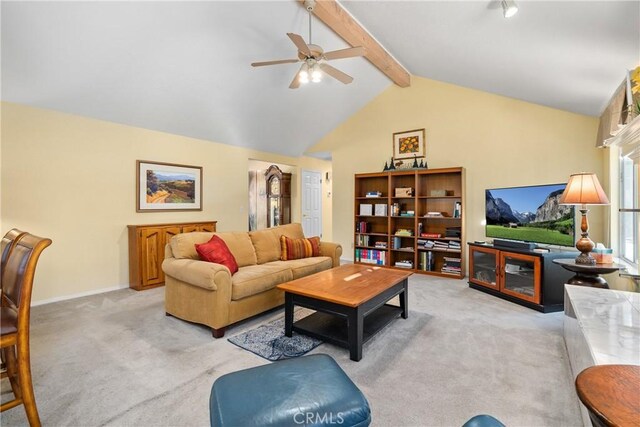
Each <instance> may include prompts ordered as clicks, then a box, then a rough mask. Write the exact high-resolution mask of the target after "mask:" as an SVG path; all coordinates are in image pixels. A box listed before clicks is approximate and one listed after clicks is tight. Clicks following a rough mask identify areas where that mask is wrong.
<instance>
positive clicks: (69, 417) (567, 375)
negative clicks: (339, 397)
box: [0, 275, 581, 427]
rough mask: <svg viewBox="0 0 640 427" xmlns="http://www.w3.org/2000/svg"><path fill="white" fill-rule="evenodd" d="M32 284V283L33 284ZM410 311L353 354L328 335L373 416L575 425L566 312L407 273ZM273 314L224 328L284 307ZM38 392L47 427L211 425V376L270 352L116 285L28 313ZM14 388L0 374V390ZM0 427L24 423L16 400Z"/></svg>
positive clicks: (159, 295)
mask: <svg viewBox="0 0 640 427" xmlns="http://www.w3.org/2000/svg"><path fill="white" fill-rule="evenodd" d="M36 286H37V284H36ZM409 308H410V310H409V318H408V319H406V320H405V319H397V320H395V321H393V322H392V323H391V324H390V325H389V326H387V327H386V328H385V329H383V330H382V331H380V333H379V334H377V335H376V336H374V338H373V339H371V340H370V341H369V342H367V343H366V344H365V345H364V349H363V358H362V360H361V361H360V362H353V361H351V360H349V352H348V350H346V349H343V348H340V347H336V346H333V345H331V344H329V343H324V344H323V345H322V346H321V347H318V348H316V349H314V350H312V351H311V352H310V353H309V354H314V353H327V354H329V355H331V356H332V357H333V358H334V359H336V361H337V362H338V364H339V365H340V366H341V367H342V368H343V369H344V370H345V372H346V373H347V374H348V375H349V377H350V378H351V379H352V380H353V381H354V382H355V383H356V385H357V386H358V387H359V388H360V389H361V390H362V392H363V393H364V394H365V396H366V397H367V400H368V401H369V403H370V405H371V410H372V425H373V426H457V427H459V426H461V425H462V424H463V423H464V422H465V421H466V420H468V419H469V418H471V417H472V416H474V415H476V414H480V413H488V414H491V415H493V416H495V417H496V418H498V419H500V420H501V421H502V422H503V423H504V424H505V425H508V426H509V427H513V426H580V425H581V418H580V413H579V409H578V400H577V397H576V394H575V390H574V387H573V378H572V375H571V372H570V369H569V363H568V358H567V353H566V349H565V345H564V340H563V338H562V317H563V314H562V313H552V314H541V313H538V312H536V311H533V310H529V309H526V308H524V307H520V306H518V305H515V304H512V303H509V302H507V301H504V300H500V299H497V298H494V297H492V296H490V295H487V294H484V293H482V292H479V291H476V290H474V289H469V287H468V285H467V284H466V282H464V281H462V280H453V279H445V278H433V277H427V276H420V275H414V276H412V277H411V278H410V279H409ZM282 313H283V310H277V311H272V312H269V313H266V314H263V315H261V316H258V317H256V318H253V319H251V320H249V321H247V322H244V323H242V324H240V325H237V326H234V327H232V328H229V329H228V330H227V333H228V334H229V335H230V336H231V335H236V334H239V333H243V332H246V331H249V330H251V329H254V328H256V327H258V326H260V325H263V324H266V323H268V322H271V321H273V320H276V319H278V318H281V317H282ZM31 321H32V328H31V349H32V359H31V361H32V371H33V378H34V388H35V394H36V401H37V404H38V410H39V412H40V417H41V419H42V423H43V425H45V426H103V425H108V426H208V425H209V395H210V392H211V385H212V384H213V382H214V381H215V380H216V378H218V377H220V376H221V375H224V374H227V373H230V372H234V371H237V370H240V369H245V368H250V367H254V366H258V365H262V364H266V363H269V362H268V361H266V360H264V359H262V358H260V357H256V356H255V355H253V354H251V353H249V352H248V351H246V350H243V349H241V348H239V347H237V346H235V345H234V344H231V343H230V342H229V341H227V340H226V339H217V340H216V339H213V338H212V337H211V331H210V329H208V328H205V327H201V326H198V325H194V324H191V323H188V322H184V321H181V320H179V319H176V318H174V317H167V316H165V314H164V289H162V288H156V289H150V290H147V291H143V292H136V291H132V290H129V289H123V290H119V291H115V292H109V293H105V294H100V295H94V296H88V297H84V298H79V299H75V300H70V301H63V302H57V303H53V304H48V305H45V306H39V307H34V308H33V310H32V319H31ZM10 396H11V393H10V387H9V384H8V382H7V380H6V379H3V380H2V401H6V400H8V399H9V397H10ZM0 425H2V426H3V427H10V426H24V425H28V423H27V420H26V417H25V414H24V409H23V408H22V407H21V406H19V407H16V408H13V409H10V410H8V411H5V412H2V413H1V414H0Z"/></svg>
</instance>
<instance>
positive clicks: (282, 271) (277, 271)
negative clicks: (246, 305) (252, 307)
mask: <svg viewBox="0 0 640 427" xmlns="http://www.w3.org/2000/svg"><path fill="white" fill-rule="evenodd" d="M290 280H293V274H292V272H291V269H290V268H289V267H288V266H287V265H286V264H285V263H283V264H280V265H264V264H263V265H249V266H246V267H242V268H240V269H239V270H238V272H237V273H236V274H234V275H233V277H232V279H231V299H232V300H233V301H237V300H240V299H242V298H246V297H250V296H251V295H255V294H259V293H260V292H264V291H268V290H270V289H273V288H275V287H276V285H279V284H280V283H284V282H288V281H290Z"/></svg>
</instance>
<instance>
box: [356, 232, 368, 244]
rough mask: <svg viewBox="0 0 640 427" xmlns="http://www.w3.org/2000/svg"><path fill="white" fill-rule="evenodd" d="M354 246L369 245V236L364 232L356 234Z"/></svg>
mask: <svg viewBox="0 0 640 427" xmlns="http://www.w3.org/2000/svg"><path fill="white" fill-rule="evenodd" d="M356 246H369V236H367V235H366V234H358V235H356Z"/></svg>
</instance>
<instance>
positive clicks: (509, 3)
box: [502, 0, 518, 18]
mask: <svg viewBox="0 0 640 427" xmlns="http://www.w3.org/2000/svg"><path fill="white" fill-rule="evenodd" d="M502 12H503V13H504V17H505V18H511V17H512V16H513V15H515V14H516V13H518V5H517V4H516V2H515V1H514V0H502Z"/></svg>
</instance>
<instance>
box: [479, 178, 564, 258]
mask: <svg viewBox="0 0 640 427" xmlns="http://www.w3.org/2000/svg"><path fill="white" fill-rule="evenodd" d="M566 185H567V184H551V185H532V186H529V187H512V188H495V189H491V190H485V216H486V221H487V223H486V224H487V225H486V235H487V237H497V238H499V239H510V240H522V241H526V242H536V243H545V244H549V245H559V246H573V245H574V243H575V224H574V207H573V206H567V205H561V204H560V196H561V195H562V192H563V191H564V188H565V187H566Z"/></svg>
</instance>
